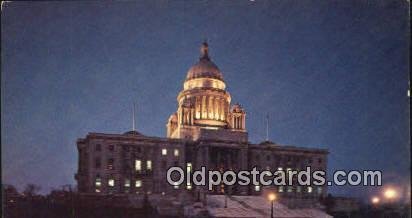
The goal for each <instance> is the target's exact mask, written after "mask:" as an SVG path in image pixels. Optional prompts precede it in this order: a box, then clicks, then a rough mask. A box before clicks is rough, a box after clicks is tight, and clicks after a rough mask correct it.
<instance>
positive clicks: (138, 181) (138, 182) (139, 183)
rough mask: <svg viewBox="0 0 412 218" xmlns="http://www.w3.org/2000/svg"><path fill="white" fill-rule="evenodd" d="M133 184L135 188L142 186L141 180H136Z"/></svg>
mask: <svg viewBox="0 0 412 218" xmlns="http://www.w3.org/2000/svg"><path fill="white" fill-rule="evenodd" d="M135 186H136V188H140V187H142V180H136V184H135Z"/></svg>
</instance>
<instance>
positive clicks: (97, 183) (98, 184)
mask: <svg viewBox="0 0 412 218" xmlns="http://www.w3.org/2000/svg"><path fill="white" fill-rule="evenodd" d="M94 184H95V185H96V186H97V187H100V186H101V185H102V179H101V178H99V177H97V178H96V181H95V183H94Z"/></svg>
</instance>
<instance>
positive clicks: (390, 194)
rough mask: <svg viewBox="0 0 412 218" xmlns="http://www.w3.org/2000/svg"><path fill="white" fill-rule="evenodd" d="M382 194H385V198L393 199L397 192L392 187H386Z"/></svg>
mask: <svg viewBox="0 0 412 218" xmlns="http://www.w3.org/2000/svg"><path fill="white" fill-rule="evenodd" d="M383 195H384V196H385V198H387V199H394V198H396V197H397V195H398V194H397V193H396V191H395V190H394V189H392V188H388V189H386V190H385V192H384V193H383Z"/></svg>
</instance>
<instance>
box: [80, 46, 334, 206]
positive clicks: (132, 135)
mask: <svg viewBox="0 0 412 218" xmlns="http://www.w3.org/2000/svg"><path fill="white" fill-rule="evenodd" d="M225 89H226V84H225V82H224V80H223V76H222V73H221V72H220V70H219V68H218V67H217V66H216V65H215V64H214V63H213V62H212V61H211V58H210V56H209V51H208V45H207V44H206V43H203V44H202V46H201V56H200V59H199V61H198V62H197V63H196V64H195V65H194V66H192V67H191V68H190V69H189V71H188V73H187V77H186V80H185V82H184V85H183V90H182V91H181V92H180V93H179V94H178V96H177V101H178V108H177V111H176V112H175V113H173V114H172V115H171V116H170V117H169V119H168V120H167V124H166V129H167V137H165V138H160V137H151V136H145V135H143V134H141V133H139V132H137V131H129V132H126V133H124V134H105V133H89V134H88V135H87V136H86V137H84V138H80V139H78V140H77V148H78V153H79V162H78V171H77V173H76V176H75V178H76V180H77V183H78V189H79V192H81V193H89V194H92V193H93V194H98V195H102V194H126V195H137V196H140V195H141V194H159V195H176V194H179V193H183V192H185V193H192V194H193V196H198V195H199V194H200V193H203V194H205V193H206V194H223V193H230V194H234V195H235V194H237V195H260V194H261V193H262V191H263V190H264V188H263V187H259V186H253V185H250V186H236V185H234V186H230V187H225V186H223V185H221V186H217V187H215V188H214V190H212V191H208V190H206V189H205V187H196V186H192V185H191V184H186V183H185V184H182V185H180V186H178V185H169V184H168V183H167V181H166V171H167V169H168V168H170V167H172V166H180V167H182V168H185V169H187V170H199V169H200V168H201V167H202V166H206V167H207V169H209V170H221V171H222V170H228V169H231V170H234V171H239V170H251V169H252V168H253V167H255V166H256V167H257V168H258V169H259V170H271V171H275V170H277V169H283V170H286V171H287V170H292V169H293V170H300V169H305V167H306V166H311V167H312V169H314V170H325V171H326V167H327V154H328V151H327V150H324V149H314V148H302V147H295V146H286V145H279V144H276V143H273V142H269V141H264V142H262V143H259V144H253V143H250V142H249V141H248V134H247V130H246V112H245V110H244V109H243V108H242V107H241V106H240V105H239V104H234V105H231V97H230V94H229V93H228V92H227V91H226V90H225ZM271 189H274V190H275V191H276V192H278V193H279V195H282V196H286V197H290V198H312V199H317V198H319V197H321V196H325V195H326V186H325V187H306V186H279V187H271Z"/></svg>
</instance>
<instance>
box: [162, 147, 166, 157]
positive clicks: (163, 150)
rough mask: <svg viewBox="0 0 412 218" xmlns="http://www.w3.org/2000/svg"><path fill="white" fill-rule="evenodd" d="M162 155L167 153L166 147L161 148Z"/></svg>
mask: <svg viewBox="0 0 412 218" xmlns="http://www.w3.org/2000/svg"><path fill="white" fill-rule="evenodd" d="M162 155H163V156H164V155H167V149H166V148H163V149H162Z"/></svg>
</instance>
